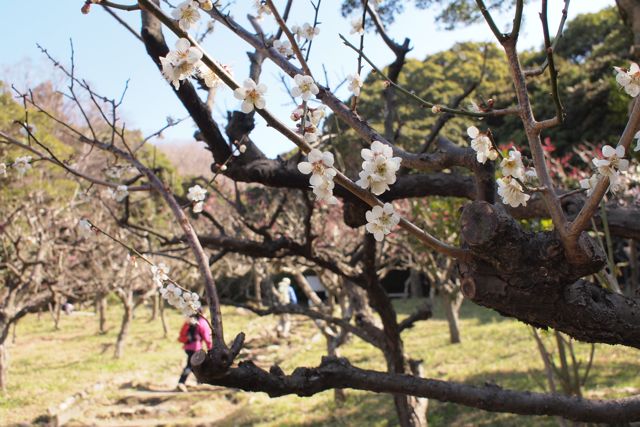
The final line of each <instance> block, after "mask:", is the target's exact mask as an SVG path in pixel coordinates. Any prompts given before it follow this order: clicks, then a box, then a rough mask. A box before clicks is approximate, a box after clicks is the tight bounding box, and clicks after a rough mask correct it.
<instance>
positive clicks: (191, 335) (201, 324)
mask: <svg viewBox="0 0 640 427" xmlns="http://www.w3.org/2000/svg"><path fill="white" fill-rule="evenodd" d="M178 341H180V342H181V343H182V344H183V345H182V348H183V349H184V352H185V353H187V365H186V366H185V367H184V369H183V370H182V374H181V375H180V379H179V380H178V389H179V390H181V391H184V392H186V391H188V389H187V386H186V384H185V383H186V381H187V377H188V376H189V374H190V373H191V356H193V354H194V353H196V352H198V351H200V350H201V349H202V342H203V341H204V343H205V344H206V346H207V350H211V348H212V347H213V342H212V338H211V328H210V327H209V322H207V319H205V318H204V316H203V315H202V310H198V313H197V314H195V315H193V316H190V317H189V318H188V319H187V320H186V321H185V322H184V324H183V325H182V329H180V336H179V337H178Z"/></svg>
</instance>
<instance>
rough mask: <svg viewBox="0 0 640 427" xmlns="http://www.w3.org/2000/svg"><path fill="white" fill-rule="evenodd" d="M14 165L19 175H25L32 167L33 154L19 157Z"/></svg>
mask: <svg viewBox="0 0 640 427" xmlns="http://www.w3.org/2000/svg"><path fill="white" fill-rule="evenodd" d="M12 166H13V168H14V169H15V170H16V172H18V175H24V174H25V173H27V172H29V169H31V156H22V157H17V158H16V159H15V161H14V162H13V165H12Z"/></svg>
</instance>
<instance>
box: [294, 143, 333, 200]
mask: <svg viewBox="0 0 640 427" xmlns="http://www.w3.org/2000/svg"><path fill="white" fill-rule="evenodd" d="M333 162H334V159H333V154H332V153H330V152H328V151H325V152H324V153H323V152H322V151H320V150H318V149H316V148H314V149H313V150H311V151H310V152H309V155H308V156H307V161H306V162H300V163H298V170H299V171H300V172H302V173H303V174H305V175H308V174H311V178H310V179H309V184H310V185H311V188H312V189H313V194H315V195H316V198H317V199H318V200H324V201H326V202H327V203H329V204H330V205H334V204H336V203H338V199H336V197H335V196H334V195H333V188H334V187H335V183H334V182H333V178H334V177H335V176H336V174H337V172H336V170H335V169H334V167H333Z"/></svg>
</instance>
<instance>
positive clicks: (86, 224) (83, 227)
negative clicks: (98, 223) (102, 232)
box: [78, 218, 93, 234]
mask: <svg viewBox="0 0 640 427" xmlns="http://www.w3.org/2000/svg"><path fill="white" fill-rule="evenodd" d="M78 228H79V229H80V231H81V232H82V234H88V233H90V232H91V231H93V224H91V222H90V221H89V220H88V219H86V218H82V219H81V220H80V221H78Z"/></svg>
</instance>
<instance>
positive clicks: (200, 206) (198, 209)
mask: <svg viewBox="0 0 640 427" xmlns="http://www.w3.org/2000/svg"><path fill="white" fill-rule="evenodd" d="M203 210H204V202H195V203H194V204H193V213H200V212H202V211H203Z"/></svg>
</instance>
